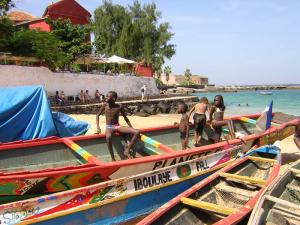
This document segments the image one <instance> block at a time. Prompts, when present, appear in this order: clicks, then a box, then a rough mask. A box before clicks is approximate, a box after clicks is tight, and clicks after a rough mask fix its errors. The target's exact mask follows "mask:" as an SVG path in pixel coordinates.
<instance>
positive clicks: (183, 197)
mask: <svg viewBox="0 0 300 225" xmlns="http://www.w3.org/2000/svg"><path fill="white" fill-rule="evenodd" d="M280 164H281V153H280V150H279V149H278V148H277V147H275V146H266V147H262V148H259V149H257V150H254V151H251V152H250V153H249V154H248V155H247V156H246V157H243V158H241V159H238V160H236V161H234V162H233V163H232V164H230V165H228V166H226V167H224V168H223V169H221V170H220V171H219V172H216V173H214V174H213V175H211V176H209V177H208V178H206V179H204V180H203V181H201V182H199V183H198V184H196V185H194V186H193V187H191V188H190V189H188V190H186V191H185V192H183V193H181V194H180V195H178V196H177V197H175V198H173V199H172V200H170V201H169V202H167V203H166V204H164V205H163V206H161V207H160V208H159V209H157V210H156V211H155V212H153V213H152V214H150V215H148V216H147V217H145V218H144V219H143V220H142V221H140V222H139V223H138V225H146V224H152V225H155V224H160V225H163V224H168V225H175V224H186V225H189V224H190V225H194V224H216V225H221V224H222V225H227V224H237V223H239V222H241V221H242V220H243V219H244V218H245V217H246V216H248V215H249V213H250V212H251V210H252V209H253V207H254V205H255V204H256V202H257V201H258V200H259V198H260V197H261V196H262V194H263V193H264V191H265V190H266V189H267V188H268V186H269V185H270V183H271V182H272V181H273V180H274V179H275V178H276V177H277V176H278V174H279V170H280Z"/></svg>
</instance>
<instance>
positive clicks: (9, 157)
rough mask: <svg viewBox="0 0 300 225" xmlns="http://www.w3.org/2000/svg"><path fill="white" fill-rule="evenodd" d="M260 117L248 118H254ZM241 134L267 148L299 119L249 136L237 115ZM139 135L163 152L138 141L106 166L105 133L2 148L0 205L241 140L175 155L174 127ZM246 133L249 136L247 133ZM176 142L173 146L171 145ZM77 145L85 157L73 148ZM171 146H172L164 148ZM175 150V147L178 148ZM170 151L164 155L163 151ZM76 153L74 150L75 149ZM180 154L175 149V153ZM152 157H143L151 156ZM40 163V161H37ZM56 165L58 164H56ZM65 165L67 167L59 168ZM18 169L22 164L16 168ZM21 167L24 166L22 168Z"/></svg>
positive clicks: (119, 143) (117, 141)
mask: <svg viewBox="0 0 300 225" xmlns="http://www.w3.org/2000/svg"><path fill="white" fill-rule="evenodd" d="M257 117H258V115H253V116H249V118H257ZM232 119H234V120H235V125H236V126H237V127H238V129H239V130H243V132H244V134H245V136H244V137H243V139H244V140H245V142H246V146H245V147H244V151H247V150H249V149H250V148H251V147H252V146H253V145H254V144H256V145H258V146H260V145H264V144H271V143H273V142H275V141H276V140H281V139H283V138H285V137H287V136H289V135H291V134H292V133H294V129H295V128H294V124H295V123H296V122H297V120H293V121H290V120H288V121H290V122H288V123H283V124H282V125H280V126H278V127H274V128H271V129H270V130H268V131H266V132H265V133H263V134H251V131H252V130H253V129H254V127H255V126H253V125H249V124H246V125H247V126H246V125H245V124H244V123H241V122H238V121H239V117H235V118H232ZM142 133H144V134H146V135H147V136H149V137H151V138H153V139H155V140H158V141H159V142H161V143H164V144H165V145H164V146H165V149H164V150H161V149H158V148H156V147H155V146H154V147H153V146H149V145H148V144H145V142H143V141H141V140H139V141H138V143H137V144H136V145H135V151H136V152H137V153H139V154H140V157H139V158H135V159H130V160H121V161H118V162H109V159H108V158H107V157H109V153H108V150H107V147H106V141H105V136H104V135H92V136H82V137H73V138H67V139H57V138H54V139H53V138H52V139H51V138H50V139H42V140H36V141H28V142H16V143H12V144H3V145H0V185H1V188H0V203H2V204H3V203H7V202H10V201H17V200H21V199H24V198H31V197H34V196H37V195H42V194H50V193H55V192H60V191H65V190H71V189H75V188H79V187H82V186H87V185H91V184H95V183H99V182H103V181H107V180H112V179H118V178H121V177H125V176H132V175H135V174H140V173H144V172H147V171H153V170H157V169H160V168H163V167H167V166H170V165H174V164H178V163H180V162H184V161H188V160H192V159H195V158H199V157H202V156H205V155H208V154H213V153H215V152H218V151H221V150H224V149H226V148H228V144H229V145H231V146H234V145H238V144H240V143H241V140H240V139H234V140H230V141H229V143H228V142H220V143H217V144H210V145H206V146H202V147H197V148H192V149H190V150H189V151H181V150H180V151H176V148H178V146H179V145H180V139H179V137H178V130H177V128H175V127H174V126H167V127H161V128H155V129H144V130H142ZM247 134H248V135H247ZM123 144H124V140H123V137H121V136H116V137H115V138H114V148H115V151H116V154H118V155H119V156H120V159H121V158H122V149H123V148H124V146H123ZM174 144H175V145H174ZM74 146H75V147H77V150H80V151H79V152H82V151H85V152H87V155H88V154H89V153H91V155H90V156H89V157H84V156H85V155H84V154H83V157H81V156H82V155H79V154H77V153H78V151H77V152H76V151H74V149H73V150H71V148H74ZM168 146H171V147H168ZM176 146H177V147H176ZM166 149H167V150H169V151H168V152H166V151H165V150H166ZM75 150H76V148H75ZM177 150H178V149H177ZM150 155H151V157H147V156H150ZM37 162H40V163H37ZM58 162H60V163H61V164H59V163H58ZM65 162H67V165H64V166H62V164H63V163H65ZM19 165H20V166H19ZM22 165H23V166H22Z"/></svg>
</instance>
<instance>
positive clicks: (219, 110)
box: [208, 95, 235, 143]
mask: <svg viewBox="0 0 300 225" xmlns="http://www.w3.org/2000/svg"><path fill="white" fill-rule="evenodd" d="M225 108H226V107H225V105H224V100H223V96H222V95H216V96H215V98H214V103H213V106H212V107H211V109H210V112H209V121H208V123H211V125H212V127H213V128H214V130H215V135H214V137H213V141H214V142H215V143H217V142H219V141H220V139H221V135H222V126H224V125H228V129H229V134H230V136H231V138H235V134H234V127H233V122H232V120H228V121H227V120H224V111H225Z"/></svg>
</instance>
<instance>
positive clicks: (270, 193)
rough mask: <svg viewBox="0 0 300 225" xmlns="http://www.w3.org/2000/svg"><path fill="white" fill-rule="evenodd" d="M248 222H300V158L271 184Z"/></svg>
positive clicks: (277, 223)
mask: <svg viewBox="0 0 300 225" xmlns="http://www.w3.org/2000/svg"><path fill="white" fill-rule="evenodd" d="M248 224H249V225H250V224H251V225H258V224H274V225H281V224H300V160H298V161H297V162H296V163H295V164H294V165H292V166H291V167H290V168H288V169H287V170H286V172H285V173H284V174H283V175H281V176H279V177H278V178H277V179H276V180H275V181H274V182H273V183H272V184H271V185H270V187H269V188H268V189H267V191H266V193H265V194H264V196H263V197H262V198H261V199H260V201H259V202H258V203H257V204H256V206H255V208H254V209H253V212H252V214H251V216H250V219H249V221H248Z"/></svg>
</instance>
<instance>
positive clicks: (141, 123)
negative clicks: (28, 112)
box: [70, 114, 300, 172]
mask: <svg viewBox="0 0 300 225" xmlns="http://www.w3.org/2000/svg"><path fill="white" fill-rule="evenodd" d="M70 116H71V117H73V118H74V119H76V120H82V121H86V122H88V123H89V124H90V125H91V127H90V129H89V130H88V132H87V134H94V133H95V132H96V130H97V129H96V115H94V114H93V115H86V114H77V115H75V114H72V115H70ZM180 116H181V115H179V114H158V115H153V116H148V117H141V116H128V118H129V120H130V122H131V123H132V126H133V127H134V128H137V129H141V128H149V127H158V126H164V125H171V124H173V123H174V122H179V120H180ZM120 125H125V126H126V122H125V121H124V119H123V117H120ZM100 128H101V130H102V132H104V131H105V118H104V116H100ZM280 148H281V151H282V167H281V172H282V171H283V170H284V169H285V168H287V166H288V165H290V164H292V163H293V162H295V161H297V160H298V159H300V151H299V150H298V148H297V146H296V145H295V143H294V141H293V136H290V137H288V138H286V139H284V140H283V141H281V143H280Z"/></svg>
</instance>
